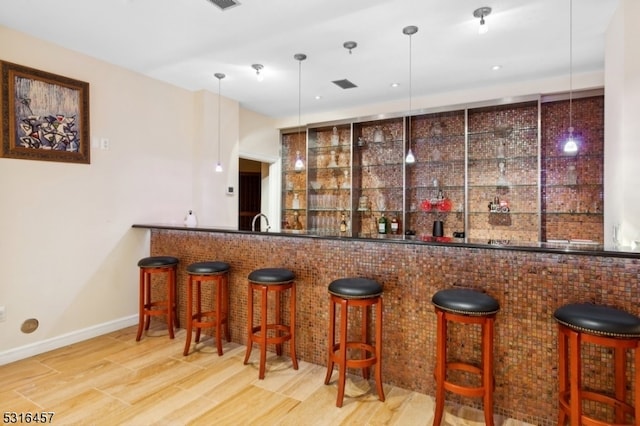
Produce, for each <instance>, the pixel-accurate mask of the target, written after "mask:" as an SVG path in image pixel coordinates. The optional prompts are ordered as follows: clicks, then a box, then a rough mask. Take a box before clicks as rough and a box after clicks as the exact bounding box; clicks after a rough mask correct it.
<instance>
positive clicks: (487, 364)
mask: <svg viewBox="0 0 640 426" xmlns="http://www.w3.org/2000/svg"><path fill="white" fill-rule="evenodd" d="M482 387H483V388H484V397H483V403H484V421H485V424H486V425H487V426H493V318H487V319H486V321H485V322H484V324H483V325H482Z"/></svg>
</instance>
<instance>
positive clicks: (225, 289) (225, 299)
mask: <svg viewBox="0 0 640 426" xmlns="http://www.w3.org/2000/svg"><path fill="white" fill-rule="evenodd" d="M222 307H223V318H224V337H225V338H226V339H227V342H230V341H231V333H230V332H229V274H228V273H226V272H225V273H224V274H223V277H222Z"/></svg>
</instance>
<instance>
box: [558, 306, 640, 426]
mask: <svg viewBox="0 0 640 426" xmlns="http://www.w3.org/2000/svg"><path fill="white" fill-rule="evenodd" d="M553 317H554V319H555V320H556V321H557V323H558V356H559V366H558V378H559V381H560V386H559V388H560V389H559V395H558V402H559V408H560V409H559V414H558V425H564V424H565V422H566V420H567V416H568V417H569V420H570V424H571V425H572V426H576V425H580V424H583V425H614V424H615V425H623V424H627V425H637V424H638V422H640V386H639V385H640V350H639V348H638V346H639V343H640V318H638V317H636V316H635V315H631V314H630V313H627V312H625V311H622V310H620V309H616V308H610V307H606V306H601V305H594V304H591V303H574V304H569V305H565V306H562V307H560V308H558V309H557V310H556V311H555V312H554V314H553ZM583 342H584V343H591V344H594V345H600V346H605V347H609V348H613V360H614V361H613V362H614V387H615V396H611V394H610V393H607V394H605V393H604V392H603V391H594V390H585V389H583V388H582V383H581V382H582V357H581V343H583ZM628 349H634V350H635V351H634V352H635V354H634V355H635V356H634V358H635V361H634V362H635V374H634V377H633V386H632V387H633V389H634V390H635V401H634V405H635V406H634V405H631V404H629V403H628V401H627V384H626V379H627V372H626V366H627V359H626V358H627V357H626V354H627V353H626V351H627V350H628ZM598 359H599V360H600V358H598ZM567 364H568V365H567ZM583 400H588V401H596V402H598V403H601V404H604V405H609V406H611V407H613V413H615V416H614V417H615V420H614V421H613V422H606V421H603V420H596V419H595V418H593V417H589V416H587V415H585V414H584V413H583V407H582V402H583ZM628 417H631V418H634V419H635V423H634V422H633V421H632V422H629V423H625V421H627V420H628Z"/></svg>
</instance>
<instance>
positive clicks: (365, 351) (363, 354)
mask: <svg viewBox="0 0 640 426" xmlns="http://www.w3.org/2000/svg"><path fill="white" fill-rule="evenodd" d="M328 290H329V354H328V355H329V356H328V363H327V375H326V377H325V380H324V383H325V385H328V384H329V383H330V381H331V375H332V374H333V367H334V365H335V364H337V365H338V372H339V376H338V397H337V400H336V406H337V407H342V403H343V400H344V388H345V382H346V371H347V368H361V369H362V376H363V377H364V378H365V379H367V380H368V379H369V368H370V367H371V366H373V365H375V381H376V390H377V393H378V399H379V400H380V401H384V390H383V387H382V297H381V296H382V286H381V285H380V284H379V283H378V282H376V281H374V280H370V279H367V278H340V279H337V280H335V281H333V282H331V283H330V284H329V288H328ZM336 305H340V331H339V334H340V339H339V341H338V342H336ZM374 305H375V307H376V310H375V340H374V341H373V342H370V341H369V338H368V334H369V316H368V315H367V308H368V307H370V306H374ZM350 307H356V308H361V310H362V319H361V323H360V336H359V339H358V340H350V339H349V338H348V327H347V320H348V318H349V308H350ZM350 351H351V352H352V353H348V352H350ZM354 351H355V352H356V353H353V352H354ZM358 351H360V354H359V357H358V356H356V355H357V352H358ZM349 355H352V356H349Z"/></svg>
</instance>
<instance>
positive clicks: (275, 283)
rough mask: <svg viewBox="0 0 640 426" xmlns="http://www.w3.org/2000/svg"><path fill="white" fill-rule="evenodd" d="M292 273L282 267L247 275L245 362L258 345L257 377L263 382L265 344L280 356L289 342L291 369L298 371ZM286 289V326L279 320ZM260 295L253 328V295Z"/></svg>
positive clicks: (265, 269)
mask: <svg viewBox="0 0 640 426" xmlns="http://www.w3.org/2000/svg"><path fill="white" fill-rule="evenodd" d="M294 280H295V274H294V273H293V272H292V271H290V270H288V269H285V268H263V269H256V270H254V271H252V272H251V273H250V274H249V277H248V281H249V296H248V298H247V302H248V305H247V331H248V336H247V352H246V354H245V357H244V363H245V364H247V363H248V362H249V357H250V356H251V349H252V346H253V343H258V344H259V345H260V366H259V372H258V378H259V379H260V380H262V379H264V374H265V368H266V359H267V345H268V344H275V345H276V354H277V355H278V356H281V355H282V344H283V343H284V342H286V341H289V342H290V349H289V352H290V356H291V361H292V364H293V369H294V370H297V369H298V359H297V357H296V339H295V329H296V285H295V282H294ZM287 290H289V324H285V323H284V322H283V319H282V306H281V300H280V299H281V298H283V297H284V296H285V292H286V291H287ZM254 291H259V292H260V296H261V298H260V323H259V324H257V325H254V323H253V322H254V321H253V312H254V306H253V304H254V303H253V293H254ZM269 293H274V297H275V310H274V313H273V314H272V315H273V320H272V321H271V322H269V306H268V300H269V297H268V296H269Z"/></svg>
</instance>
